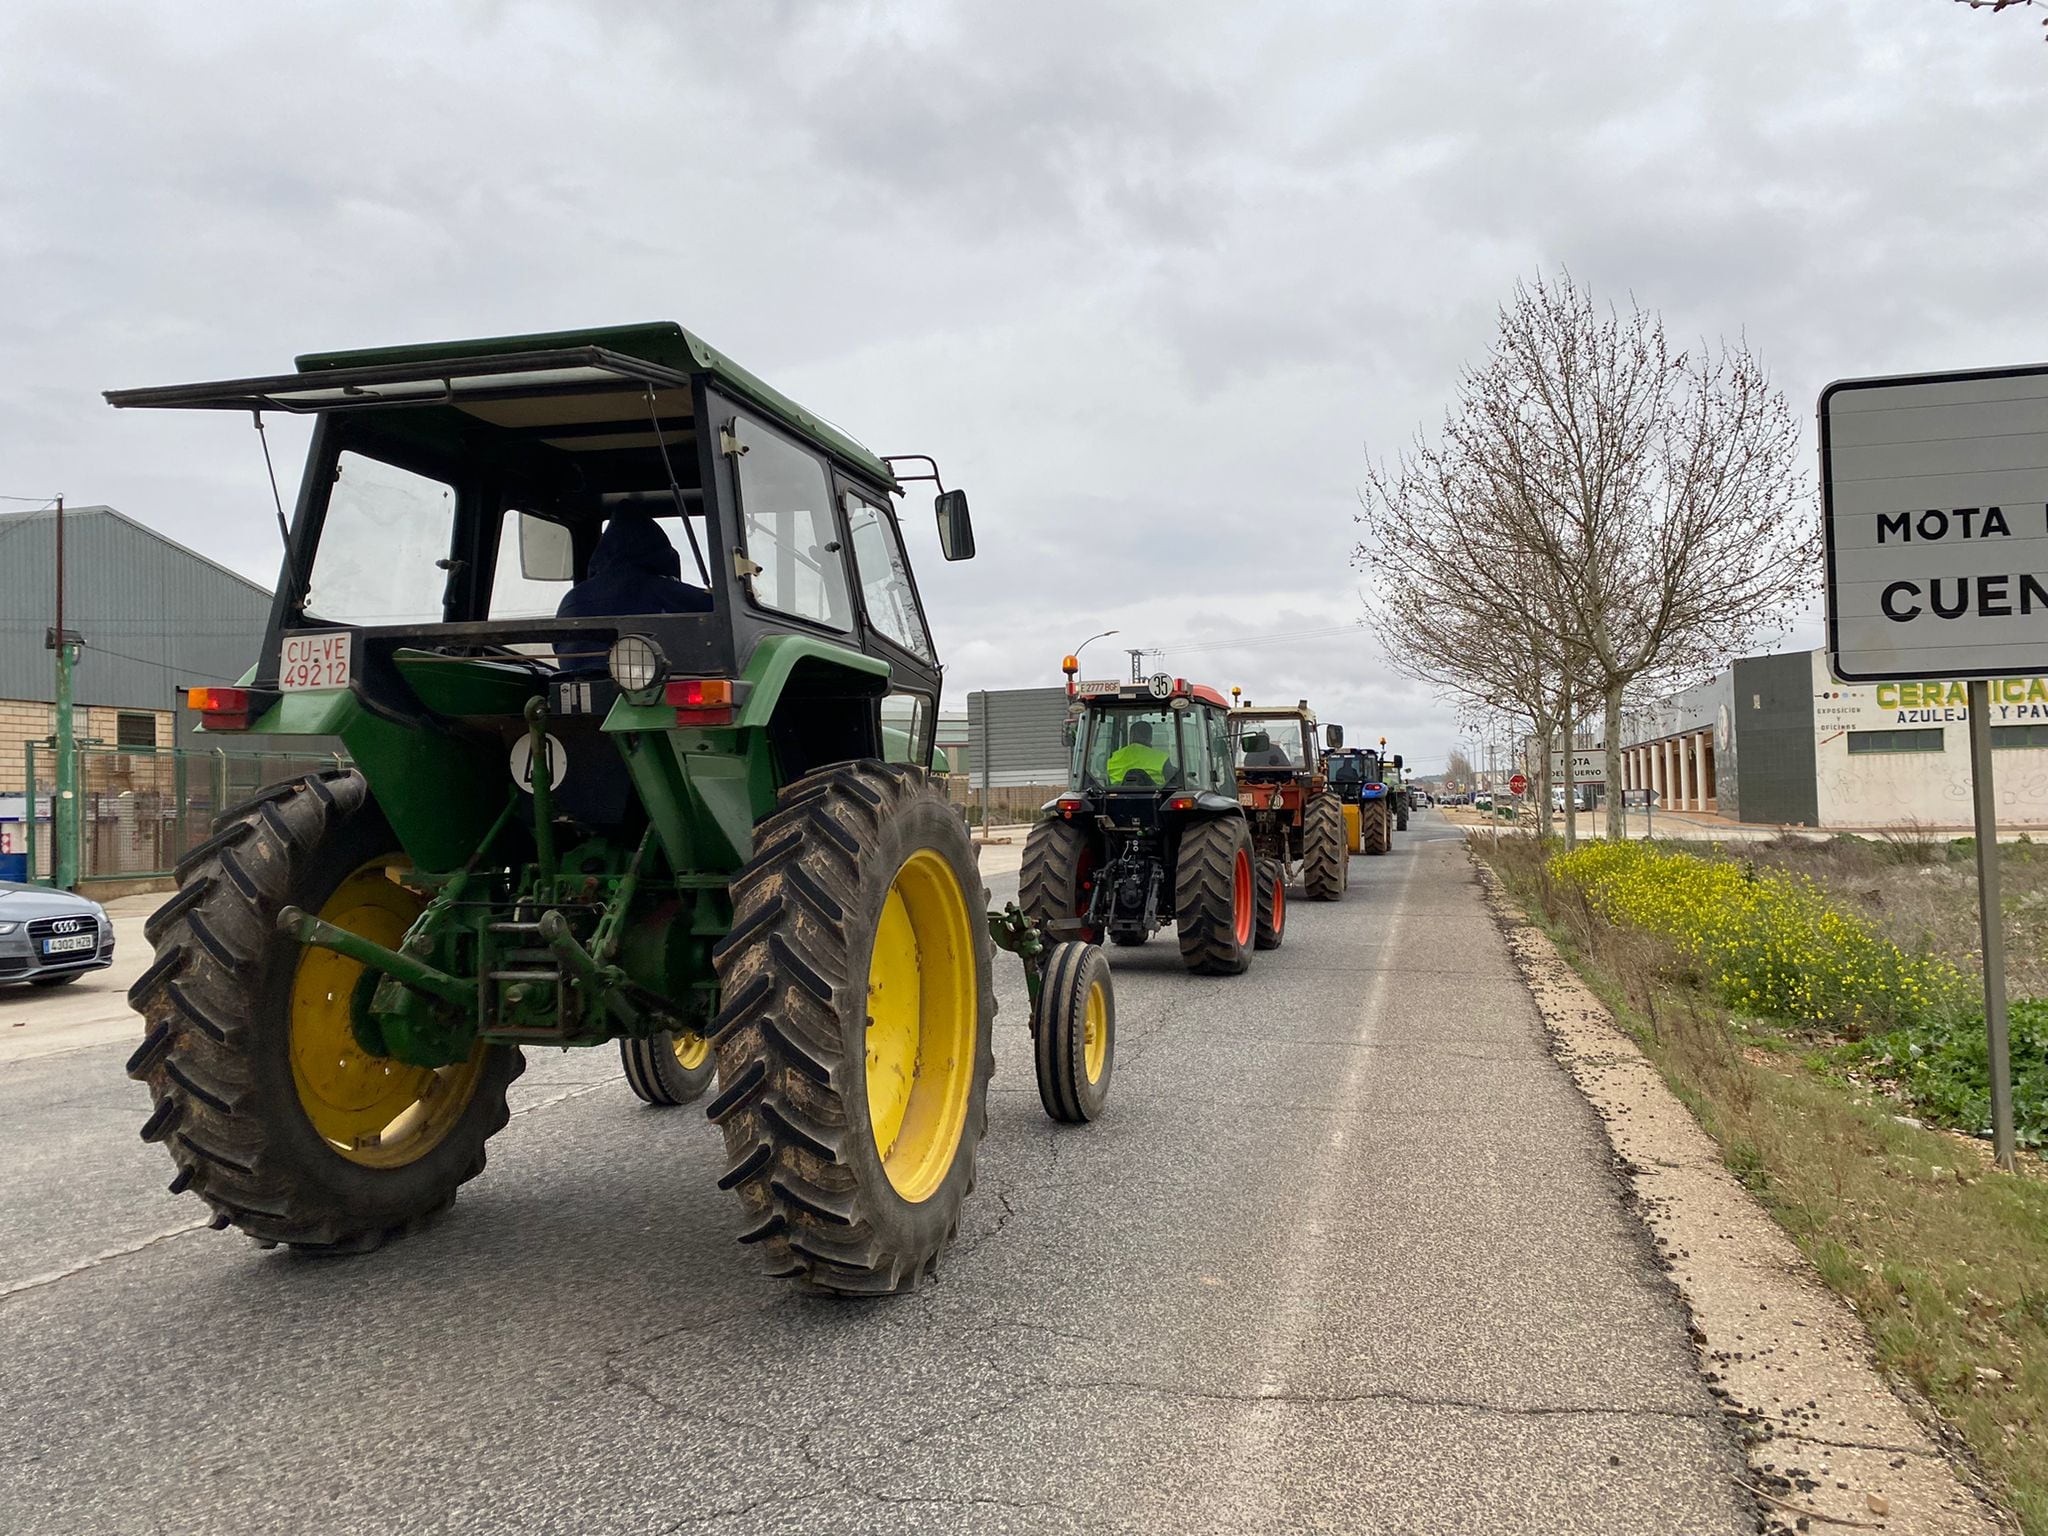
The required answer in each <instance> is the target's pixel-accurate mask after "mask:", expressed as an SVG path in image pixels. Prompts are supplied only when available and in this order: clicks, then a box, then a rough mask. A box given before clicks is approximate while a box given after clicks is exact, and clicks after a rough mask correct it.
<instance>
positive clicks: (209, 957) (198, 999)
mask: <svg viewBox="0 0 2048 1536" xmlns="http://www.w3.org/2000/svg"><path fill="white" fill-rule="evenodd" d="M216 828H217V830H216V831H215V832H214V834H213V836H211V837H210V838H208V839H207V840H206V841H205V842H204V843H202V844H200V845H199V846H198V847H197V848H195V849H193V850H192V852H191V853H189V854H187V855H186V856H185V858H184V859H183V861H181V862H180V863H179V865H178V869H177V877H178V893H177V895H175V896H173V897H172V898H171V899H170V900H169V901H168V902H166V903H165V904H164V905H163V906H162V907H161V908H159V909H158V910H157V913H156V915H155V916H154V917H152V918H150V920H149V922H148V923H147V924H146V925H144V928H143V933H144V935H145V936H146V937H147V938H148V940H149V942H150V943H151V944H153V945H154V946H155V947H156V961H155V963H154V964H152V965H151V966H150V967H149V969H148V970H146V971H144V972H143V974H142V976H141V979H139V980H138V981H137V982H136V983H135V985H134V987H132V988H131V989H130V990H129V993H128V1000H129V1002H130V1003H131V1004H133V1005H134V1007H135V1009H136V1011H137V1012H139V1013H140V1014H141V1015H142V1017H143V1024H144V1029H145V1033H144V1036H143V1041H142V1045H141V1047H140V1048H139V1049H138V1050H137V1051H136V1052H135V1054H134V1055H133V1056H132V1057H130V1058H129V1061H128V1075H129V1076H130V1077H133V1078H136V1079H139V1080H140V1081H142V1082H144V1083H146V1084H148V1085H149V1092H150V1097H151V1098H152V1099H154V1100H155V1106H156V1107H155V1109H154V1110H153V1111H152V1113H151V1114H150V1116H149V1119H148V1120H147V1121H146V1122H145V1123H144V1125H143V1127H142V1139H143V1140H145V1141H160V1142H162V1143H163V1144H164V1146H165V1148H166V1149H167V1150H168V1151H169V1152H170V1154H171V1158H172V1161H174V1162H175V1163H176V1164H177V1165H178V1174H177V1177H176V1178H174V1179H173V1180H172V1181H171V1189H172V1191H173V1192H174V1193H175V1192H179V1191H183V1190H188V1189H189V1190H191V1191H192V1192H193V1193H195V1194H197V1195H199V1196H200V1197H201V1198H202V1199H204V1200H205V1201H206V1203H207V1204H208V1205H210V1206H212V1207H213V1210H214V1225H215V1226H216V1227H226V1226H231V1225H232V1226H236V1227H239V1228H241V1229H242V1230H243V1231H244V1232H246V1233H248V1234H249V1236H251V1237H253V1238H255V1239H256V1240H257V1241H258V1242H260V1243H262V1244H264V1245H265V1246H266V1247H268V1246H275V1245H276V1244H278V1243H286V1244H289V1245H290V1246H292V1247H294V1248H299V1249H305V1250H308V1251H312V1252H316V1253H357V1252H363V1251H366V1250H368V1249H371V1248H374V1247H376V1246H377V1245H378V1244H380V1243H382V1242H383V1241H384V1240H385V1239H386V1238H389V1237H394V1236H397V1235H398V1234H400V1233H402V1232H405V1231H407V1230H408V1229H410V1228H412V1227H414V1226H416V1225H418V1224H419V1223H421V1222H423V1221H425V1220H426V1219H427V1218H429V1217H431V1216H433V1215H435V1214H436V1213H437V1212H439V1211H441V1210H443V1209H445V1208H446V1207H447V1205H448V1204H449V1202H450V1201H452V1200H453V1199H454V1198H455V1191H456V1190H457V1188H459V1187H460V1186H461V1185H462V1184H463V1183H464V1182H466V1181H467V1180H469V1179H473V1178H475V1177H476V1176H477V1175H478V1174H479V1173H481V1172H483V1168H484V1143H485V1141H487V1140H488V1139H489V1138H490V1136H491V1135H492V1133H493V1132H495V1131H497V1130H499V1129H500V1128H501V1127H502V1126H503V1125H504V1124H505V1121H506V1118H507V1115H506V1109H505V1089H506V1087H507V1086H508V1085H509V1084H510V1083H511V1081H512V1079H513V1078H515V1077H517V1076H518V1075H519V1074H520V1072H521V1071H523V1070H524V1068H525V1060H524V1058H522V1057H521V1055H520V1054H519V1051H518V1049H517V1048H516V1047H511V1046H491V1045H485V1044H483V1043H481V1042H479V1043H478V1044H477V1046H476V1048H475V1049H474V1050H473V1051H471V1052H470V1054H469V1056H468V1057H467V1058H466V1059H465V1060H463V1061H461V1062H458V1063H457V1064H455V1065H454V1066H450V1067H442V1068H439V1069H434V1068H428V1067H413V1066H407V1065H406V1064H404V1063H403V1062H398V1061H393V1060H391V1059H389V1058H387V1057H381V1056H373V1055H371V1054H369V1053H368V1052H366V1051H364V1050H363V1049H362V1048H361V1047H360V1046H359V1045H358V1044H357V1043H356V1039H355V1035H354V1032H353V1030H352V1029H351V1027H350V1004H351V1000H352V998H353V997H354V995H355V992H356V984H357V982H359V981H361V980H363V979H364V971H363V968H362V967H361V966H360V965H358V964H357V963H356V962H355V961H353V960H350V959H347V958H346V957H344V956H342V955H338V954H336V953H334V952H333V951H332V950H326V949H315V948H311V947H308V946H304V945H301V944H299V943H298V942H297V941H296V940H294V939H292V938H289V937H287V936H286V935H284V934H282V933H280V932H278V928H277V916H278V913H279V912H280V911H281V910H282V909H284V908H285V907H287V906H296V907H300V908H303V909H304V910H305V911H307V912H311V913H315V914H317V915H318V916H320V917H323V918H325V919H326V920H327V921H328V922H331V923H334V924H336V925H338V926H340V927H342V928H346V929H348V930H349V931H350V932H352V933H359V934H362V935H363V936H365V937H366V938H370V939H374V940H376V941H377V942H378V943H380V944H386V945H390V946H392V947H396V946H397V944H398V942H399V940H400V939H401V938H402V937H403V936H404V934H405V931H406V929H407V928H408V927H410V926H411V924H412V922H413V919H414V918H415V917H417V916H418V915H419V912H420V910H421V908H422V906H423V904H424V903H423V901H422V899H421V898H420V897H419V896H418V895H417V894H415V893H414V892H412V891H409V890H407V889H406V888H405V887H404V886H402V885H400V884H399V883H398V882H397V880H396V879H395V878H393V877H394V875H395V873H396V872H397V871H399V870H401V869H403V868H404V867H405V866H406V860H405V857H404V855H403V854H401V853H400V852H399V851H398V840H397V839H396V838H395V837H394V836H393V835H392V833H391V829H390V827H389V826H388V825H387V824H386V822H385V820H384V816H383V813H382V812H380V811H379V810H378V809H377V807H376V805H375V803H374V802H372V801H371V799H370V797H369V790H368V787H367V786H366V785H365V784H364V782H363V778H362V775H361V774H358V773H355V772H353V771H346V772H330V773H322V774H315V775H311V776H309V777H306V778H300V779H292V780H289V781H287V782H286V783H283V784H278V785H275V786H273V787H272V788H270V789H267V790H265V791H264V792H263V793H262V794H261V795H259V796H258V797H257V798H256V799H254V800H252V801H250V802H249V803H248V804H247V805H244V806H241V807H239V808H237V809H236V810H233V811H230V812H228V813H227V814H225V815H224V816H222V817H221V819H220V820H219V822H218V823H216Z"/></svg>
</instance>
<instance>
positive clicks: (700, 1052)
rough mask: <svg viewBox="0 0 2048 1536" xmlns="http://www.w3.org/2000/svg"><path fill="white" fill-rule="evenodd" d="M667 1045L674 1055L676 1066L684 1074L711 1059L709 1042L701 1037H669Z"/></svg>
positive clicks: (690, 1035)
mask: <svg viewBox="0 0 2048 1536" xmlns="http://www.w3.org/2000/svg"><path fill="white" fill-rule="evenodd" d="M668 1043H669V1049H670V1050H672V1051H674V1052H675V1053H676V1065H677V1066H679V1067H681V1068H682V1069H683V1070H684V1071H685V1072H694V1071H696V1070H697V1069H698V1068H699V1067H701V1066H703V1065H704V1063H705V1062H707V1061H709V1060H710V1059H711V1042H710V1041H709V1040H706V1039H705V1038H704V1037H703V1036H702V1035H693V1034H679V1035H670V1036H669V1037H668Z"/></svg>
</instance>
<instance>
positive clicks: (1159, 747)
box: [1082, 708, 1186, 789]
mask: <svg viewBox="0 0 2048 1536" xmlns="http://www.w3.org/2000/svg"><path fill="white" fill-rule="evenodd" d="M1185 763H1186V754H1185V753H1184V752H1183V751H1182V749H1181V742H1180V713H1179V712H1178V711H1176V710H1171V709H1164V708H1162V709H1103V710H1094V711H1091V712H1090V720H1089V726H1088V755H1087V757H1086V759H1085V760H1084V767H1083V778H1082V784H1083V786H1084V787H1085V788H1089V789H1152V788H1158V787H1161V786H1175V785H1178V784H1179V783H1180V782H1181V777H1182V772H1183V769H1184V767H1185Z"/></svg>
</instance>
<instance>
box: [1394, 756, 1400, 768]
mask: <svg viewBox="0 0 2048 1536" xmlns="http://www.w3.org/2000/svg"><path fill="white" fill-rule="evenodd" d="M1394 766H1395V767H1396V768H1398V767H1400V766H1401V754H1400V753H1398V752H1396V753H1395V754H1394Z"/></svg>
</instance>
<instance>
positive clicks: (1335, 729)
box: [1323, 725, 1344, 752]
mask: <svg viewBox="0 0 2048 1536" xmlns="http://www.w3.org/2000/svg"><path fill="white" fill-rule="evenodd" d="M1323 745H1324V746H1326V747H1328V748H1329V749H1330V750H1331V751H1332V752H1334V751H1336V750H1337V749H1338V748H1339V747H1341V746H1343V745H1344V727H1343V726H1341V725H1326V726H1324V727H1323Z"/></svg>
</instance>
